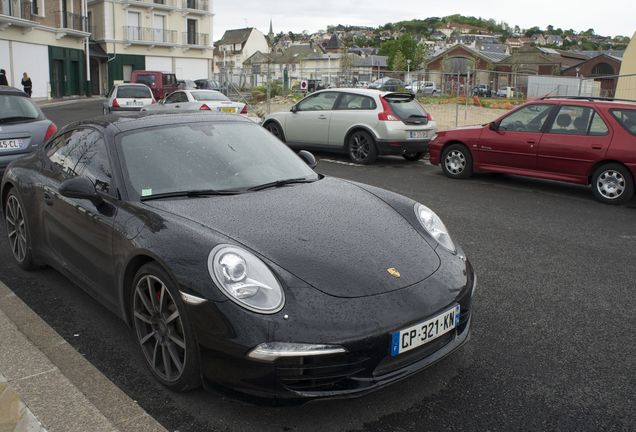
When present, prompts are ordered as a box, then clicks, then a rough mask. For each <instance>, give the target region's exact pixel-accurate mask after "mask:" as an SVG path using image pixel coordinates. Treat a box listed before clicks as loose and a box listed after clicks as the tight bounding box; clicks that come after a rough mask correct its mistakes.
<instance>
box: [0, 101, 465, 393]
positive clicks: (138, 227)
mask: <svg viewBox="0 0 636 432" xmlns="http://www.w3.org/2000/svg"><path fill="white" fill-rule="evenodd" d="M314 166H315V159H314V158H313V156H312V155H311V154H309V153H307V152H301V154H300V157H299V156H298V155H296V154H295V153H294V152H293V151H291V150H290V149H289V148H288V147H286V146H285V145H284V144H283V143H281V142H280V141H278V140H277V139H276V138H275V137H274V136H273V135H271V134H270V133H269V132H267V131H266V130H265V129H263V128H261V127H260V126H258V125H257V124H255V123H253V122H252V121H250V120H247V119H244V118H242V117H241V116H235V115H224V114H209V113H205V114H192V113H187V114H178V115H175V114H171V115H165V114H158V115H144V114H135V115H132V116H131V117H117V118H114V117H103V118H99V119H95V120H92V121H84V122H80V123H75V124H72V125H69V126H67V127H66V128H64V129H62V130H61V131H59V132H58V133H57V134H56V135H55V136H54V137H53V138H52V139H51V140H50V141H48V142H47V143H46V144H45V145H43V146H42V148H40V149H39V150H38V151H36V152H34V153H32V154H30V155H28V156H26V157H24V158H22V159H19V160H16V161H14V162H12V163H11V165H10V166H9V167H8V169H7V170H6V172H5V175H4V177H3V179H2V186H1V198H2V208H3V211H4V217H5V220H6V226H7V234H8V245H9V247H10V248H11V251H12V252H13V257H14V258H15V261H16V262H17V264H18V265H19V266H21V267H22V268H23V269H26V270H29V269H33V268H35V267H37V266H39V265H50V266H52V267H54V268H55V269H57V270H58V271H60V272H62V273H63V274H65V275H66V276H67V277H68V278H70V279H71V280H72V281H74V282H75V283H77V284H78V285H80V286H81V287H83V288H84V289H86V290H87V291H88V292H89V293H90V294H92V295H93V296H94V297H95V298H97V299H98V300H99V301H101V302H103V304H105V305H106V306H107V307H109V308H110V309H112V310H113V311H114V312H115V313H116V314H118V315H119V316H120V317H121V318H123V319H124V320H126V322H128V323H129V324H130V325H131V326H132V327H133V328H134V333H135V335H136V337H137V340H138V343H139V346H140V348H141V352H142V353H143V357H144V358H145V360H146V362H147V365H148V367H149V368H150V370H151V371H152V373H153V375H154V376H155V377H156V378H157V380H159V381H160V382H161V383H163V384H164V385H165V386H167V387H169V388H171V389H173V390H187V389H190V388H194V387H196V386H198V385H200V384H201V383H202V382H203V381H202V380H208V382H214V383H217V384H221V385H224V386H227V387H231V388H233V389H235V390H239V391H241V392H244V393H248V394H252V395H256V396H261V397H277V398H289V399H304V398H320V397H341V396H350V395H359V394H363V393H365V392H368V391H370V390H374V389H377V388H380V387H383V386H385V385H387V384H390V383H393V382H396V381H398V380H401V379H403V378H406V377H408V376H410V375H412V374H413V373H415V372H417V371H420V370H421V369H423V368H424V367H426V366H428V365H430V364H432V363H433V362H436V361H438V360H439V359H441V358H443V357H444V356H446V355H448V354H450V353H451V352H453V351H455V350H456V349H457V348H458V347H460V346H461V345H462V344H463V343H465V342H466V341H467V340H468V335H469V328H470V317H471V312H470V311H471V301H472V296H473V292H474V289H475V286H476V278H475V274H474V272H473V269H472V267H471V265H470V263H469V262H468V261H467V259H466V258H465V256H464V254H463V252H462V250H461V249H460V248H459V247H458V246H457V245H456V244H455V243H454V242H453V240H452V239H451V237H450V236H449V234H448V231H447V229H446V227H445V226H444V224H443V223H442V221H441V220H440V219H439V218H438V216H437V215H436V214H435V213H434V212H433V211H432V210H431V209H429V208H428V207H426V206H424V205H422V204H419V203H417V202H414V201H412V200H410V199H408V198H406V197H403V196H401V195H398V194H395V193H392V192H388V191H386V190H382V189H378V188H375V187H371V186H367V185H364V184H359V183H354V182H350V181H345V180H340V179H336V178H330V177H325V176H323V175H320V174H317V173H316V172H315V171H314V170H313V169H312V168H313V167H314Z"/></svg>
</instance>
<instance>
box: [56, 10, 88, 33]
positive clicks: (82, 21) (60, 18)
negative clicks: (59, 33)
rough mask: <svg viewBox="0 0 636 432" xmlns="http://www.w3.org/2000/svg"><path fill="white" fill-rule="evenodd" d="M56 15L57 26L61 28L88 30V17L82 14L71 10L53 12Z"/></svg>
mask: <svg viewBox="0 0 636 432" xmlns="http://www.w3.org/2000/svg"><path fill="white" fill-rule="evenodd" d="M55 15H56V16H57V26H58V27H59V28H63V29H69V30H77V31H82V32H86V31H88V18H87V17H85V16H83V15H78V14H74V13H71V12H60V11H57V12H55Z"/></svg>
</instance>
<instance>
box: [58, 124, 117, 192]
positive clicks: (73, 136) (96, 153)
mask: <svg viewBox="0 0 636 432" xmlns="http://www.w3.org/2000/svg"><path fill="white" fill-rule="evenodd" d="M46 154H47V156H48V158H49V159H50V160H51V162H52V163H53V165H54V166H55V167H56V168H57V170H59V172H60V173H61V175H62V177H63V178H64V179H68V178H72V177H76V176H80V175H85V176H86V177H88V178H89V179H91V181H93V183H94V184H95V187H96V188H97V189H98V190H101V191H102V192H105V193H110V189H111V187H110V185H111V180H112V174H111V169H110V163H109V162H108V154H107V152H106V144H105V143H104V140H103V138H102V135H101V133H99V132H97V131H95V130H93V129H88V128H83V129H76V130H74V131H72V132H69V133H66V134H64V135H62V136H60V137H58V138H56V139H55V140H54V141H52V142H51V144H50V145H49V148H48V149H47V153H46Z"/></svg>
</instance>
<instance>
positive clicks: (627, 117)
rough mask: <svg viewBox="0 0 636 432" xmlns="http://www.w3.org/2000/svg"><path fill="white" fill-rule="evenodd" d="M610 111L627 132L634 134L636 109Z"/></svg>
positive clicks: (635, 133) (635, 130) (635, 129)
mask: <svg viewBox="0 0 636 432" xmlns="http://www.w3.org/2000/svg"><path fill="white" fill-rule="evenodd" d="M610 112H611V113H612V115H613V116H614V118H615V119H616V121H618V123H619V124H620V125H621V126H622V127H623V128H624V129H625V130H626V131H627V132H629V133H630V134H632V135H636V109H613V110H610Z"/></svg>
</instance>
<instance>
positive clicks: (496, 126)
mask: <svg viewBox="0 0 636 432" xmlns="http://www.w3.org/2000/svg"><path fill="white" fill-rule="evenodd" d="M489 127H490V130H493V131H498V130H499V122H496V121H494V122H490V124H489Z"/></svg>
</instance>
